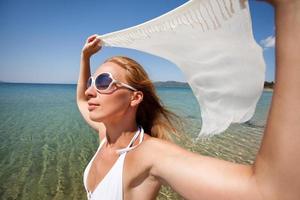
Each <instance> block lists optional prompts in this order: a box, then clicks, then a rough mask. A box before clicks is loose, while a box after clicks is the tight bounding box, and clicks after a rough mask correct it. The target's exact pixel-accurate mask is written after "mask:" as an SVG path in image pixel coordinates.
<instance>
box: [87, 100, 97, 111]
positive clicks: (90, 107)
mask: <svg viewBox="0 0 300 200" xmlns="http://www.w3.org/2000/svg"><path fill="white" fill-rule="evenodd" d="M98 106H99V104H96V103H89V102H88V110H89V111H92V110H94V109H95V108H97V107H98Z"/></svg>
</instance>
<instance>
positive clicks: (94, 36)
mask: <svg viewBox="0 0 300 200" xmlns="http://www.w3.org/2000/svg"><path fill="white" fill-rule="evenodd" d="M97 36H98V35H97V34H94V35H91V36H90V37H88V39H87V42H88V43H89V42H92V41H93V40H94V39H95V38H96V37H97Z"/></svg>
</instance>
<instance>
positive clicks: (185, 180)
mask: <svg viewBox="0 0 300 200" xmlns="http://www.w3.org/2000/svg"><path fill="white" fill-rule="evenodd" d="M269 2H272V4H273V5H274V7H275V15H276V76H275V88H274V92H273V97H272V102H271V107H270V111H269V114H268V119H267V124H266V128H265V130H264V137H263V140H262V143H261V148H260V150H259V152H258V154H257V157H256V160H255V163H254V164H253V165H241V164H235V163H231V162H227V161H223V160H218V159H215V158H210V157H207V156H202V155H199V154H195V153H192V152H189V151H187V150H184V149H182V148H180V147H178V146H176V145H174V144H170V143H168V142H160V141H158V140H151V141H150V140H149V142H148V143H152V144H151V145H149V147H150V146H151V148H152V149H155V151H156V152H159V153H157V154H155V158H153V159H154V162H153V167H152V169H151V170H150V173H151V174H152V175H154V176H156V177H158V178H160V179H161V180H163V181H164V182H166V183H167V184H169V185H170V186H171V187H172V188H173V189H174V190H175V191H177V192H178V193H179V194H181V195H182V196H183V197H184V198H186V199H210V200H213V199H218V200H219V199H230V200H234V199H236V200H247V199H249V200H253V199H255V200H275V199H276V200H277V199H278V200H299V199H300V168H299V166H300V103H299V102H300V101H299V100H300V54H299V52H300V1H299V0H273V1H271V0H269ZM146 144H147V142H146ZM149 149H150V148H149Z"/></svg>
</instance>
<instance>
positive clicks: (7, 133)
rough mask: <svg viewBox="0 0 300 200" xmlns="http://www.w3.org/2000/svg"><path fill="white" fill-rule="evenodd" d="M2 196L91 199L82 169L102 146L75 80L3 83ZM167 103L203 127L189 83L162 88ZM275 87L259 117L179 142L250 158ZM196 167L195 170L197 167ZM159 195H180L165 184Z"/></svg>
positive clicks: (188, 128)
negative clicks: (205, 136)
mask: <svg viewBox="0 0 300 200" xmlns="http://www.w3.org/2000/svg"><path fill="white" fill-rule="evenodd" d="M0 94H1V96H0V121H1V123H0V143H1V145H0V158H1V160H0V183H1V185H0V199H7V200H10V199H24V200H27V199H30V200H32V199H45V200H47V199H54V200H61V199H86V193H85V190H84V186H83V182H82V179H83V170H84V168H85V166H86V165H87V164H88V162H89V160H90V159H91V157H92V156H93V154H94V152H95V151H96V149H97V147H98V138H97V134H95V131H93V130H92V129H91V128H89V127H88V125H87V124H86V123H85V122H84V120H83V118H82V117H81V115H80V113H79V111H78V109H77V105H76V102H75V95H76V85H53V84H0ZM158 94H159V96H160V97H161V99H162V101H163V102H164V104H165V105H166V106H167V107H168V108H170V109H171V110H173V111H175V112H176V113H177V114H178V115H180V116H182V117H183V118H184V119H185V120H186V122H187V125H185V126H184V130H185V132H186V133H187V134H188V135H190V136H192V137H194V136H196V135H197V134H198V133H199V131H200V127H201V120H200V109H199V107H198V103H197V101H196V99H195V97H194V95H193V93H192V91H191V90H190V88H158ZM271 97H272V92H264V93H263V95H262V96H261V99H260V101H259V102H258V105H257V109H256V113H255V115H254V117H253V118H252V119H251V120H250V121H249V122H247V123H244V124H233V125H231V126H230V128H229V129H228V130H226V131H225V133H223V134H221V135H218V136H215V137H213V138H211V139H210V140H206V141H198V142H197V143H196V144H193V145H190V144H187V143H181V144H180V145H182V146H185V148H188V149H190V150H191V151H195V152H199V153H201V154H203V155H209V156H213V157H217V158H221V159H224V160H229V161H232V162H237V163H245V164H251V163H253V161H254V158H255V155H256V153H257V151H258V148H259V145H260V142H261V138H262V133H263V129H264V126H265V122H266V115H267V112H268V109H269V105H270V101H271ZM195 173H196V172H195ZM157 199H181V198H180V197H179V195H177V194H176V193H174V192H173V191H172V190H171V189H170V188H166V187H163V188H162V190H161V192H160V195H159V197H158V198H157Z"/></svg>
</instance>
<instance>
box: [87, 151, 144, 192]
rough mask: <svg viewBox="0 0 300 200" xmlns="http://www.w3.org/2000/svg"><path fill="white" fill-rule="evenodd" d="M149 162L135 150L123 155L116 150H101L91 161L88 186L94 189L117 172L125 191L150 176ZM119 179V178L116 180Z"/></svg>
mask: <svg viewBox="0 0 300 200" xmlns="http://www.w3.org/2000/svg"><path fill="white" fill-rule="evenodd" d="M147 168H148V167H147V164H146V163H145V162H144V159H143V158H139V157H138V155H137V153H136V152H134V151H130V152H127V153H126V154H125V153H124V154H123V158H122V156H121V155H120V156H119V155H118V154H116V153H114V152H99V153H98V154H97V155H96V157H95V158H94V160H93V162H92V163H91V166H90V170H89V173H88V177H87V188H88V190H89V191H94V190H95V189H96V187H97V186H98V185H99V184H100V183H101V182H102V181H103V180H104V179H105V178H109V177H110V176H112V173H115V174H114V175H116V174H117V177H115V178H117V179H118V180H120V181H121V180H122V179H123V180H122V182H123V188H124V192H125V193H126V191H129V190H130V188H132V187H136V186H138V185H140V184H141V183H143V182H144V181H145V179H147V177H148V176H149V173H148V171H149V170H147ZM121 176H122V177H121ZM116 181H117V180H116Z"/></svg>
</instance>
